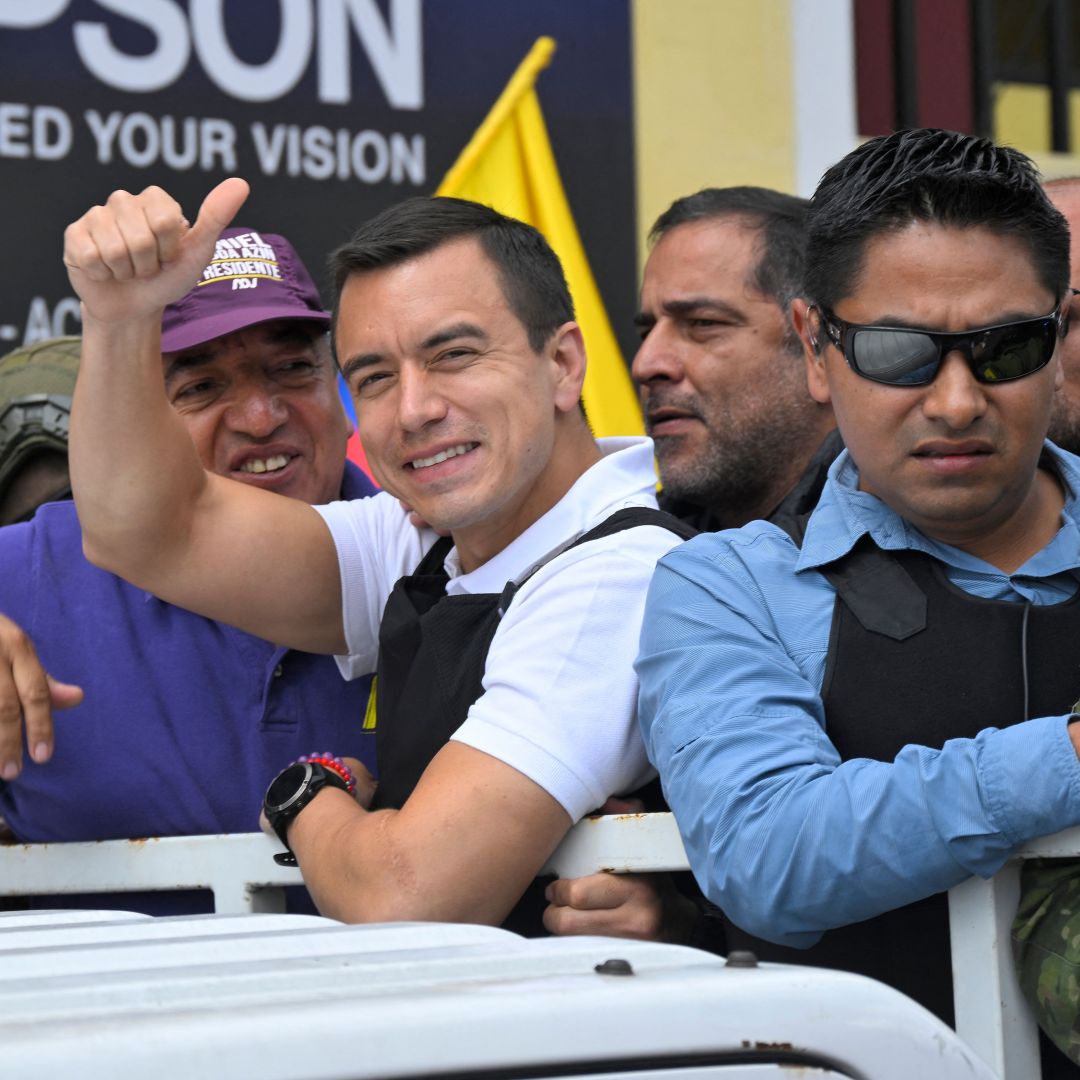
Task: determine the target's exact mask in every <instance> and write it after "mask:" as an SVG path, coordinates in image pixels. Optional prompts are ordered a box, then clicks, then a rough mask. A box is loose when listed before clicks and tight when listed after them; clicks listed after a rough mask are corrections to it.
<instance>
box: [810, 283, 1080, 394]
mask: <svg viewBox="0 0 1080 1080" xmlns="http://www.w3.org/2000/svg"><path fill="white" fill-rule="evenodd" d="M1072 292H1073V290H1070V293H1072ZM813 306H814V307H816V308H817V310H818V312H819V313H820V315H821V324H822V326H823V327H824V329H825V333H826V334H827V335H828V337H829V340H830V341H831V342H832V343H833V344H834V345H835V346H836V347H837V348H838V349H839V350H840V351H841V352H842V353H843V354H844V358H845V359H846V360H847V362H848V366H849V367H850V368H851V370H852V371H854V372H855V373H856V374H858V375H861V376H862V377H863V378H864V379H871V380H872V381H873V382H879V383H885V384H886V385H887V386H926V385H927V384H928V383H932V382H933V381H934V379H935V378H936V377H937V373H938V372H939V371H940V370H941V365H942V363H943V362H944V360H945V357H946V356H947V355H948V354H949V353H951V352H960V353H963V355H964V357H965V359H966V360H967V362H968V366H969V367H970V368H971V373H972V375H974V376H975V378H976V379H977V380H978V381H979V382H981V383H991V384H993V383H1002V382H1010V381H1011V380H1013V379H1022V378H1023V377H1024V376H1025V375H1031V374H1033V373H1034V372H1036V371H1038V370H1039V369H1040V368H1043V367H1046V365H1047V364H1048V363H1050V357H1051V356H1053V355H1054V346H1055V345H1056V344H1057V340H1058V338H1060V337H1064V336H1065V334H1066V333H1067V331H1068V327H1069V320H1068V315H1067V314H1066V313H1065V312H1064V311H1062V310H1061V308H1060V307H1055V308H1054V310H1053V311H1051V312H1050V314H1049V315H1041V316H1040V317H1039V318H1037V319H1019V320H1017V321H1016V322H1010V323H1001V324H999V325H997V326H984V327H982V328H981V329H978V330H964V331H961V332H960V333H957V334H942V333H938V332H937V331H934V330H908V329H907V328H906V327H901V326H860V325H858V324H856V323H849V322H844V320H843V319H840V318H837V316H836V315H834V314H833V313H832V312H831V311H828V310H827V309H826V308H823V307H822V306H821V305H820V304H815V305H813Z"/></svg>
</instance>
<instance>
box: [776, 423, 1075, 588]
mask: <svg viewBox="0 0 1080 1080" xmlns="http://www.w3.org/2000/svg"><path fill="white" fill-rule="evenodd" d="M1040 467H1041V468H1048V469H1050V470H1051V471H1053V472H1054V473H1056V474H1057V476H1058V479H1060V481H1061V483H1062V486H1063V487H1064V489H1065V505H1064V507H1063V508H1062V515H1061V528H1060V529H1059V530H1058V532H1057V534H1056V535H1055V537H1054V539H1053V540H1052V541H1051V542H1050V543H1049V544H1047V546H1046V547H1045V548H1043V549H1042V550H1041V551H1038V552H1036V553H1035V554H1034V555H1033V556H1032V557H1031V558H1030V559H1028V561H1027V562H1026V563H1024V564H1023V566H1021V567H1018V568H1017V570H1015V571H1014V572H1013V574H1012V575H1011V576H1012V577H1013V578H1018V577H1034V578H1048V577H1052V576H1054V575H1056V574H1061V573H1069V574H1071V575H1073V576H1074V577H1075V576H1077V569H1078V567H1080V497H1078V494H1077V493H1078V492H1080V458H1078V457H1076V456H1074V455H1073V454H1069V453H1066V452H1065V451H1064V450H1061V449H1059V448H1058V447H1056V446H1055V445H1054V444H1053V443H1051V442H1049V441H1047V442H1046V443H1045V445H1044V448H1043V455H1042V459H1041V461H1040ZM858 484H859V470H858V467H857V466H856V465H855V462H854V461H853V460H852V459H851V455H850V454H849V453H848V451H847V450H845V451H844V452H843V453H842V454H840V456H839V457H838V458H837V459H836V461H834V462H833V464H832V467H831V468H830V469H829V478H828V480H827V481H826V483H825V488H824V490H823V491H822V494H821V499H820V501H819V502H818V505H817V508H816V509H815V510H814V513H813V514H812V515H811V516H810V519H809V521H808V522H807V524H806V535H805V537H804V539H803V545H802V550H801V552H800V554H799V558H798V561H797V563H796V570H797V571H802V570H809V569H815V568H817V567H820V566H823V565H825V564H826V563H830V562H832V561H833V560H835V559H838V558H840V557H841V556H842V555H845V554H847V552H849V551H850V550H851V549H852V548H853V547H854V546H855V543H856V542H857V541H858V540H859V538H860V537H861V536H863V535H865V534H866V533H869V534H870V535H871V536H872V537H873V539H874V542H875V543H876V544H877V546H878V547H879V548H881V549H882V550H884V551H898V550H905V549H914V550H917V551H925V552H927V554H929V555H932V556H934V558H936V559H939V560H941V561H942V562H944V563H946V564H947V565H949V566H951V567H954V568H955V569H957V570H959V571H967V572H972V573H977V574H992V575H996V576H999V577H1000V576H1005V575H1002V573H1001V571H1000V570H998V569H997V568H996V567H992V566H990V565H989V564H988V563H986V562H983V560H982V559H978V558H976V557H975V556H973V555H969V554H968V553H967V552H966V551H961V550H960V549H959V548H955V547H952V546H950V545H949V544H943V543H940V542H939V541H936V540H933V539H931V538H930V537H928V536H926V535H924V534H923V533H921V532H920V531H919V530H918V529H916V528H915V527H914V526H913V525H911V524H910V523H909V522H907V521H905V520H904V519H903V518H902V517H901V516H900V515H899V514H897V513H896V512H895V511H893V510H892V509H890V507H889V506H887V505H886V504H885V503H884V502H882V501H881V500H880V499H879V498H877V496H875V495H870V494H869V493H868V492H865V491H860V490H859V487H858Z"/></svg>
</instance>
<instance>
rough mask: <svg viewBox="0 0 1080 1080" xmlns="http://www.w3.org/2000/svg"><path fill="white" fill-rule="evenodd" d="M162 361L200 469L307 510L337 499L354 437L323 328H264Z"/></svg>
mask: <svg viewBox="0 0 1080 1080" xmlns="http://www.w3.org/2000/svg"><path fill="white" fill-rule="evenodd" d="M163 361H164V366H165V392H166V395H167V396H168V399H169V402H170V403H171V404H172V406H173V408H174V409H176V411H177V412H178V413H179V414H180V416H181V418H182V419H183V421H184V423H185V424H186V426H187V429H188V433H189V434H190V435H191V438H192V441H193V442H194V443H195V449H196V451H197V452H198V454H199V459H200V460H201V461H202V464H203V467H204V468H206V469H208V470H209V471H210V472H214V473H217V474H218V475H219V476H226V477H229V478H230V479H232V480H239V481H241V483H245V484H251V485H252V486H255V487H261V488H265V489H266V490H268V491H274V492H277V493H278V494H280V495H289V496H291V497H292V498H294V499H303V500H304V501H305V502H309V503H325V502H330V501H331V500H333V499H336V498H338V497H339V494H340V490H341V480H342V476H343V473H344V469H345V444H346V442H347V441H348V438H349V433H350V427H349V421H348V419H347V418H346V416H345V411H344V409H343V407H342V404H341V399H340V398H339V396H338V392H337V386H336V372H335V371H334V366H333V362H332V360H331V358H330V351H329V348H328V346H327V344H326V340H325V336H324V334H323V333H322V329H321V327H319V328H315V327H313V326H312V324H310V323H307V322H298V321H289V320H279V321H276V322H268V323H260V324H258V325H256V326H249V327H247V328H245V329H243V330H238V331H237V332H236V333H233V334H227V335H225V336H224V337H219V338H215V339H214V340H212V341H208V342H206V343H204V344H202V345H197V346H195V347H193V348H191V349H184V350H182V351H180V352H172V353H165V354H164V355H163Z"/></svg>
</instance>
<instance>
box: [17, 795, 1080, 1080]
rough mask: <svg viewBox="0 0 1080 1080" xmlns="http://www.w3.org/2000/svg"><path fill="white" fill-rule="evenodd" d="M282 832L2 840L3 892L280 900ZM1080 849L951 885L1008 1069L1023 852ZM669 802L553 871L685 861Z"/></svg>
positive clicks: (581, 837)
mask: <svg viewBox="0 0 1080 1080" xmlns="http://www.w3.org/2000/svg"><path fill="white" fill-rule="evenodd" d="M278 850H280V845H279V844H278V843H277V841H276V840H274V839H272V838H271V837H269V836H265V835H263V834H262V833H249V834H248V833H245V834H235V835H227V836H177V837H162V838H160V839H150V840H110V841H105V842H100V843H88V844H16V845H13V846H10V847H0V896H8V897H10V896H36V895H51V894H64V893H95V892H125V891H136V890H139V891H141V890H162V891H165V890H175V889H209V890H210V891H211V892H213V894H214V905H215V909H216V910H217V911H219V912H233V913H236V912H246V911H264V912H272V911H283V910H284V894H283V891H282V890H283V889H284V887H285V886H287V885H299V884H301V883H302V879H301V877H300V872H299V871H298V870H297V869H295V868H293V867H283V866H278V865H277V863H275V862H274V860H273V858H272V856H273V854H274V852H276V851H278ZM1037 856H1050V857H1069V856H1072V857H1075V856H1080V828H1076V829H1068V830H1066V831H1065V832H1062V833H1058V834H1057V835H1055V836H1049V837H1045V838H1043V839H1041V840H1038V841H1036V842H1034V843H1032V844H1028V845H1026V846H1025V847H1024V848H1023V849H1022V850H1021V851H1019V852H1018V853H1017V855H1016V859H1015V860H1014V861H1011V862H1010V863H1008V864H1007V865H1006V866H1005V867H1004V868H1003V869H1002V870H1001V871H1000V872H999V873H998V874H997V875H995V876H994V877H993V878H991V879H990V880H988V881H984V880H982V879H981V878H969V879H968V880H967V881H964V882H962V883H961V884H960V885H957V886H956V887H955V888H954V889H952V890H951V891H950V893H949V923H950V931H951V936H952V962H953V987H954V996H955V1005H956V1030H957V1033H958V1034H959V1035H960V1037H961V1038H962V1039H963V1040H964V1041H965V1042H966V1043H967V1044H968V1045H969V1046H970V1047H971V1048H972V1049H973V1050H975V1052H976V1053H978V1054H979V1056H980V1057H982V1058H983V1060H984V1061H985V1062H986V1063H987V1064H988V1065H989V1066H990V1067H991V1068H993V1069H994V1070H995V1071H996V1072H997V1073H998V1074H999V1075H1000V1076H1001V1077H1002V1080H1032V1077H1036V1076H1038V1075H1039V1056H1038V1055H1039V1046H1038V1036H1037V1029H1036V1026H1035V1022H1034V1020H1033V1018H1032V1015H1031V1011H1030V1009H1029V1008H1028V1006H1027V1004H1026V1003H1025V1002H1024V1001H1023V999H1022V997H1021V994H1020V987H1019V984H1018V982H1017V979H1016V975H1015V972H1014V970H1013V964H1012V953H1011V947H1010V939H1009V929H1010V926H1011V923H1012V919H1013V915H1014V914H1015V912H1016V905H1017V899H1018V893H1019V876H1020V860H1022V859H1027V858H1034V857H1037ZM687 869H689V864H688V863H687V859H686V852H685V850H684V848H683V844H682V840H681V838H680V836H679V831H678V827H677V826H676V824H675V820H674V817H673V816H672V815H671V814H611V815H605V816H603V817H595V818H586V819H585V820H584V821H581V822H579V823H578V824H577V825H576V826H574V828H573V829H571V830H570V832H569V833H568V834H567V836H566V838H565V839H564V840H563V842H562V844H561V845H560V846H559V848H558V849H557V850H556V851H555V853H554V854H553V855H552V856H551V858H550V859H549V860H548V863H547V865H546V866H545V868H544V872H545V873H555V874H558V875H559V876H560V877H581V876H583V875H585V874H591V873H596V872H598V871H606V872H609V873H652V872H660V871H669V870H687Z"/></svg>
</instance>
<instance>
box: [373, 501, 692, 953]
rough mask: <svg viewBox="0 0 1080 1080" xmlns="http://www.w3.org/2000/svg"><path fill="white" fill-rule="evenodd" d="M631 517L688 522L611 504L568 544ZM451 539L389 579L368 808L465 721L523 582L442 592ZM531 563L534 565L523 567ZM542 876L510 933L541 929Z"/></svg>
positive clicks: (403, 794)
mask: <svg viewBox="0 0 1080 1080" xmlns="http://www.w3.org/2000/svg"><path fill="white" fill-rule="evenodd" d="M639 525H659V526H660V527H661V528H664V529H668V530H669V531H670V532H673V533H675V535H676V536H680V537H682V538H683V539H684V540H685V539H689V538H690V537H691V536H693V535H694V530H693V529H691V528H690V527H689V526H687V525H684V524H683V523H682V522H680V521H678V520H677V519H675V518H673V517H671V516H670V515H668V514H665V513H663V512H661V511H659V510H654V509H651V508H649V507H643V506H642V507H631V508H629V509H625V510H619V511H617V512H616V513H614V514H612V515H611V517H609V518H608V519H607V520H606V521H603V522H601V523H600V524H599V525H597V526H596V528H594V529H592V530H590V531H589V532H587V533H585V534H584V535H583V536H581V537H579V538H578V539H577V540H576V541H574V543H573V544H570V545H568V548H567V549H564V550H568V549H569V548H570V547H577V546H578V545H580V544H587V543H589V542H590V541H592V540H599V539H601V538H602V537H605V536H610V535H612V534H613V533H618V532H622V531H623V530H625V529H632V528H635V527H636V526H639ZM451 546H452V541H451V540H450V539H449V538H444V539H442V540H440V541H439V542H438V543H436V544H435V546H434V547H432V548H431V550H430V551H429V552H428V553H427V555H425V556H424V558H423V560H422V561H421V563H420V565H419V566H418V567H417V568H416V571H415V572H414V573H413V574H411V575H408V576H407V577H403V578H401V579H400V580H399V581H398V582H397V584H396V585H395V586H394V589H393V592H392V593H391V594H390V598H389V600H388V601H387V602H386V607H385V609H384V610H383V617H382V623H381V625H380V627H379V661H378V682H377V689H376V695H377V701H376V710H377V715H378V726H377V728H376V735H375V749H376V756H377V758H378V764H379V786H378V790H377V792H376V795H375V801H374V802H373V804H372V809H373V810H381V809H387V808H390V809H399V808H400V807H401V806H402V805H404V803H405V800H406V799H407V798H408V797H409V795H410V794H412V791H413V788H415V787H416V784H417V782H418V781H419V779H420V776H421V774H422V773H423V771H424V769H426V768H427V766H428V763H429V762H430V761H431V759H432V758H433V757H434V756H435V755H436V754H437V753H438V752H439V750H440V749H442V747H443V746H444V745H445V744H446V743H447V742H449V740H450V737H451V736H452V735H453V734H454V732H455V731H457V729H458V728H459V727H460V726H461V725H462V724H463V723H464V721H465V717H466V714H467V713H468V711H469V708H470V707H471V706H472V704H473V702H474V701H476V700H477V699H478V698H479V697H480V696H481V694H482V693H483V685H482V679H483V676H484V667H485V665H486V663H487V653H488V649H489V647H490V646H491V639H492V638H493V637H494V636H495V631H496V629H497V628H498V625H499V621H500V620H501V618H502V616H503V614H504V613H505V612H506V611H507V609H508V608H509V606H510V604H511V603H512V602H513V599H514V594H515V593H516V592H517V590H518V589H519V588H520V587H521V585H522V584H524V581H525V580H528V578H525V579H523V580H522V581H519V582H513V581H512V582H510V583H509V584H507V586H506V588H504V589H503V591H502V593H478V594H474V595H459V596H447V595H446V584H447V580H448V579H447V575H446V571H445V570H444V569H443V562H444V560H445V559H446V556H447V554H448V553H449V551H450V548H451ZM538 569H540V567H535V568H534V569H533V571H532V573H535V572H536V570H538ZM543 886H544V882H542V881H540V879H537V881H536V882H534V884H533V886H531V887H530V889H529V890H528V891H527V892H526V894H525V895H524V896H523V897H522V899H521V901H520V902H519V903H518V905H517V906H516V907H515V908H514V910H513V911H512V912H511V913H510V916H509V918H508V919H507V920H506V922H505V923H504V924H503V925H504V926H505V927H506V928H507V929H510V930H515V931H516V932H518V933H522V934H529V935H532V936H536V935H538V934H541V933H543V932H544V931H543V922H542V918H541V917H542V915H543V911H544V908H545V907H546V902H545V900H544V896H543Z"/></svg>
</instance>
